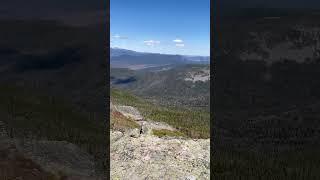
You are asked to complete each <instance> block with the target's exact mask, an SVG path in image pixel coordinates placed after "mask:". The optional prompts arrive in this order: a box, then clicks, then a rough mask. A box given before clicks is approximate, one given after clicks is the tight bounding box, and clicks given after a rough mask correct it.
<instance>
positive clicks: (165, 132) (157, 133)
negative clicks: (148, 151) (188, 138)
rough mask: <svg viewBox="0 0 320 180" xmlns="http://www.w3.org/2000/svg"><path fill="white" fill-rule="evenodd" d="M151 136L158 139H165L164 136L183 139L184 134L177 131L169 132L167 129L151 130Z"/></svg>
mask: <svg viewBox="0 0 320 180" xmlns="http://www.w3.org/2000/svg"><path fill="white" fill-rule="evenodd" d="M152 133H153V135H155V136H158V137H165V136H171V137H184V136H185V134H183V133H181V132H179V131H170V130H168V129H153V130H152Z"/></svg>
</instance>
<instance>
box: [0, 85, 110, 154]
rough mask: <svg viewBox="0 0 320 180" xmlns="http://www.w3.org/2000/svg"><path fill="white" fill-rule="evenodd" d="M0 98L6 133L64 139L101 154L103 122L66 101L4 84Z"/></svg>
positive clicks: (103, 136)
mask: <svg viewBox="0 0 320 180" xmlns="http://www.w3.org/2000/svg"><path fill="white" fill-rule="evenodd" d="M0 99H1V101H0V113H1V117H3V119H1V120H2V121H4V123H5V125H6V126H7V127H6V129H7V131H8V135H9V136H10V137H15V138H22V139H25V138H28V139H45V140H55V141H68V142H71V143H74V144H77V145H78V146H80V147H82V148H83V149H85V150H87V151H88V152H89V153H91V154H92V155H95V156H96V158H99V157H101V156H102V155H103V153H104V150H105V147H106V140H105V139H106V137H105V125H104V124H103V122H101V123H99V122H97V121H95V120H93V118H94V117H93V116H90V115H88V114H85V113H82V112H78V111H76V110H75V109H74V108H72V107H71V106H70V104H69V103H68V102H65V101H63V100H62V99H58V98H56V97H54V96H49V95H45V94H41V93H35V91H34V90H33V91H31V90H28V88H26V87H24V88H21V87H18V86H13V85H7V84H6V85H3V86H0ZM4 117H6V118H4Z"/></svg>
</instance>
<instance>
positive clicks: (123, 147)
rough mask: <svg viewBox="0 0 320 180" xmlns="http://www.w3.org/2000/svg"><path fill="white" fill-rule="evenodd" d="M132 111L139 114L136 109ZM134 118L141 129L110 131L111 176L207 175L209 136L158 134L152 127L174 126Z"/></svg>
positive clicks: (184, 178) (184, 177)
mask: <svg viewBox="0 0 320 180" xmlns="http://www.w3.org/2000/svg"><path fill="white" fill-rule="evenodd" d="M122 107H123V106H122ZM112 108H113V110H115V109H119V108H118V106H115V105H112ZM126 108H127V109H131V110H133V109H134V108H133V107H130V108H128V107H126ZM127 112H128V111H127ZM132 112H135V114H140V113H139V112H137V110H136V109H135V110H134V111H132ZM136 120H137V121H136V122H138V123H139V124H140V125H141V129H140V130H139V129H132V130H128V131H126V132H120V131H115V130H111V132H110V140H111V141H110V142H111V144H110V146H111V147H110V153H111V154H110V161H111V162H110V163H111V169H110V170H111V179H114V180H116V179H121V180H126V179H128V180H129V179H130V180H140V179H177V180H179V179H181V180H187V179H188V180H195V179H210V140H209V139H188V138H182V137H170V138H169V137H163V138H159V137H157V136H154V135H153V134H152V129H167V130H173V131H174V130H175V129H174V128H173V127H171V126H169V125H167V124H165V123H160V122H155V121H150V120H143V121H141V120H138V119H136Z"/></svg>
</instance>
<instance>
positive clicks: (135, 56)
mask: <svg viewBox="0 0 320 180" xmlns="http://www.w3.org/2000/svg"><path fill="white" fill-rule="evenodd" d="M209 63H210V57H209V56H184V55H171V54H160V53H146V52H136V51H132V50H127V49H120V48H111V49H110V65H111V66H112V67H121V68H129V69H144V68H148V67H156V66H167V65H182V64H209Z"/></svg>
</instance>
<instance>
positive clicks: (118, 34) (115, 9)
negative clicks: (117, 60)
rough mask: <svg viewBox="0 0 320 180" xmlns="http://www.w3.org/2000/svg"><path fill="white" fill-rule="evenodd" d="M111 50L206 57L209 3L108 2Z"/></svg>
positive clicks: (167, 0) (190, 0) (192, 0)
mask: <svg viewBox="0 0 320 180" xmlns="http://www.w3.org/2000/svg"><path fill="white" fill-rule="evenodd" d="M110 26H111V27H110V28H111V29H110V33H111V34H110V38H111V39H110V43H111V47H118V48H125V49H130V50H135V51H141V52H155V53H165V54H182V55H204V56H209V55H210V0H110Z"/></svg>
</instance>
